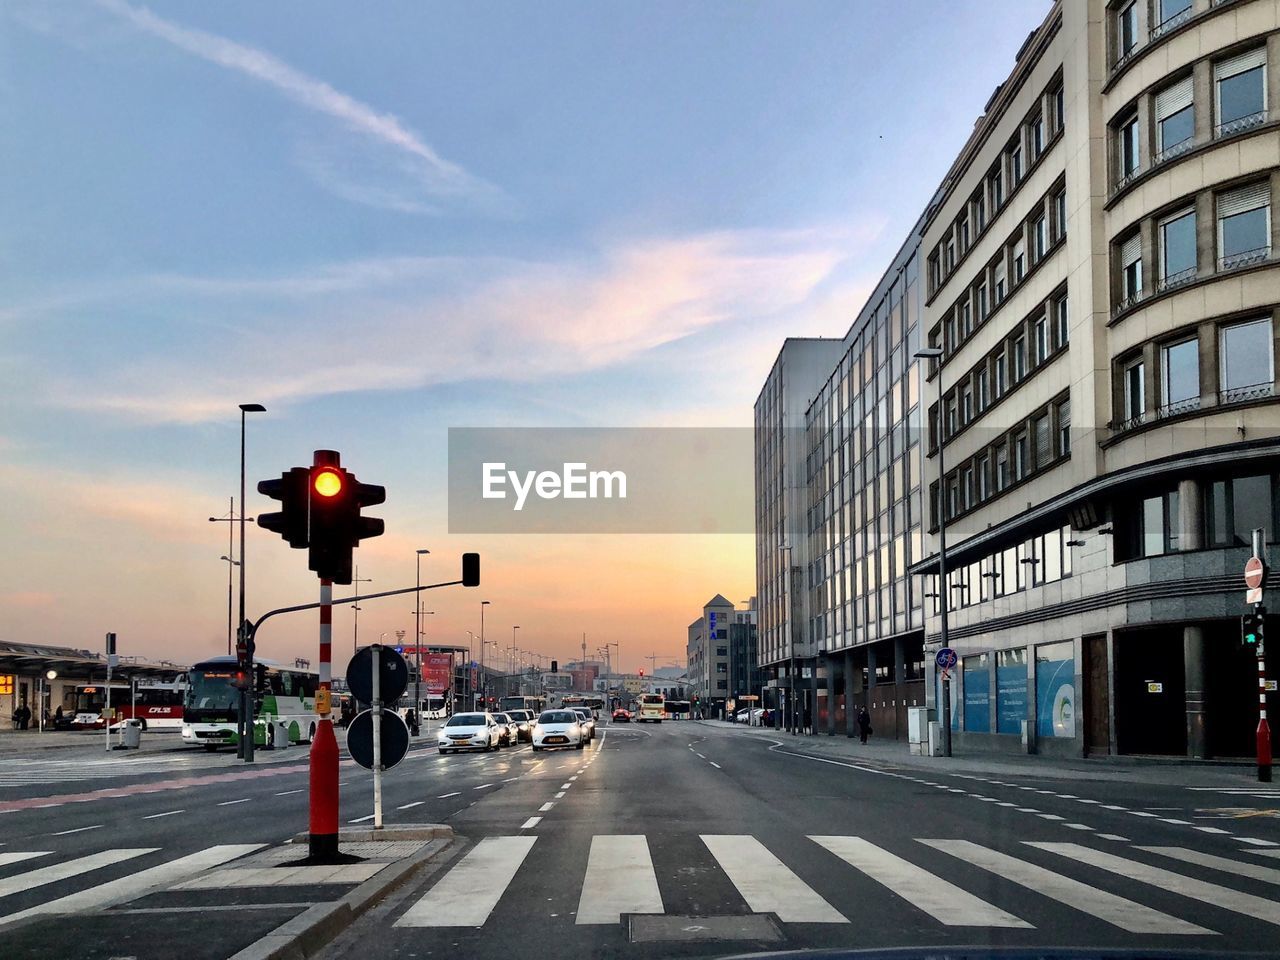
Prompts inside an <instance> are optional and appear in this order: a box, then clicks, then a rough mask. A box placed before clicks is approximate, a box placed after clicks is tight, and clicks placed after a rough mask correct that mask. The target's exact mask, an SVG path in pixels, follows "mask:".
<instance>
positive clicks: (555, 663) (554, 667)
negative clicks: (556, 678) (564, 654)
mask: <svg viewBox="0 0 1280 960" xmlns="http://www.w3.org/2000/svg"><path fill="white" fill-rule="evenodd" d="M551 672H552V673H559V672H560V661H559V660H552V661H551Z"/></svg>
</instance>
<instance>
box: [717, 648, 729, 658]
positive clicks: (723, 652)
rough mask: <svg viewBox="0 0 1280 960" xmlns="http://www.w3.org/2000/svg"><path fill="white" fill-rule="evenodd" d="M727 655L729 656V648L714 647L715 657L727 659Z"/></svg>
mask: <svg viewBox="0 0 1280 960" xmlns="http://www.w3.org/2000/svg"><path fill="white" fill-rule="evenodd" d="M728 655H729V648H728V647H716V656H717V657H727V656H728Z"/></svg>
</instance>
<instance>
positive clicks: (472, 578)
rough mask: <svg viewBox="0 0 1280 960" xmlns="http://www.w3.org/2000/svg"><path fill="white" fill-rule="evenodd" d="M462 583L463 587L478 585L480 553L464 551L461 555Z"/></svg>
mask: <svg viewBox="0 0 1280 960" xmlns="http://www.w3.org/2000/svg"><path fill="white" fill-rule="evenodd" d="M462 585H463V586H464V587H478V586H480V554H478V553H464V554H463V555H462Z"/></svg>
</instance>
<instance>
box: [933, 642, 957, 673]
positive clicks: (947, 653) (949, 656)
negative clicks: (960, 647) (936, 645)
mask: <svg viewBox="0 0 1280 960" xmlns="http://www.w3.org/2000/svg"><path fill="white" fill-rule="evenodd" d="M934 662H935V663H937V664H938V668H939V669H940V670H950V669H951V668H952V667H954V666H955V665H956V652H955V651H954V650H952V649H951V648H950V647H943V648H942V649H941V650H939V651H938V655H937V656H936V657H935V658H934Z"/></svg>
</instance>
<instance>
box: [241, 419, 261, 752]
mask: <svg viewBox="0 0 1280 960" xmlns="http://www.w3.org/2000/svg"><path fill="white" fill-rule="evenodd" d="M266 412H267V408H266V407H264V406H263V405H262V404H260V403H242V404H240V621H239V623H240V627H241V629H243V628H244V556H245V554H244V521H245V516H244V423H245V417H246V416H247V415H248V414H251V413H266ZM249 676H250V677H251V678H252V677H253V657H252V655H251V656H250V658H249ZM240 703H241V711H240V715H241V717H243V718H245V719H244V732H243V735H242V736H241V738H240V740H241V742H242V743H243V748H242V750H241V754H242V756H243V757H244V760H245V762H246V763H253V736H254V716H253V714H254V710H253V705H254V703H253V690H252V689H249V690H242V691H241V692H240Z"/></svg>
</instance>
